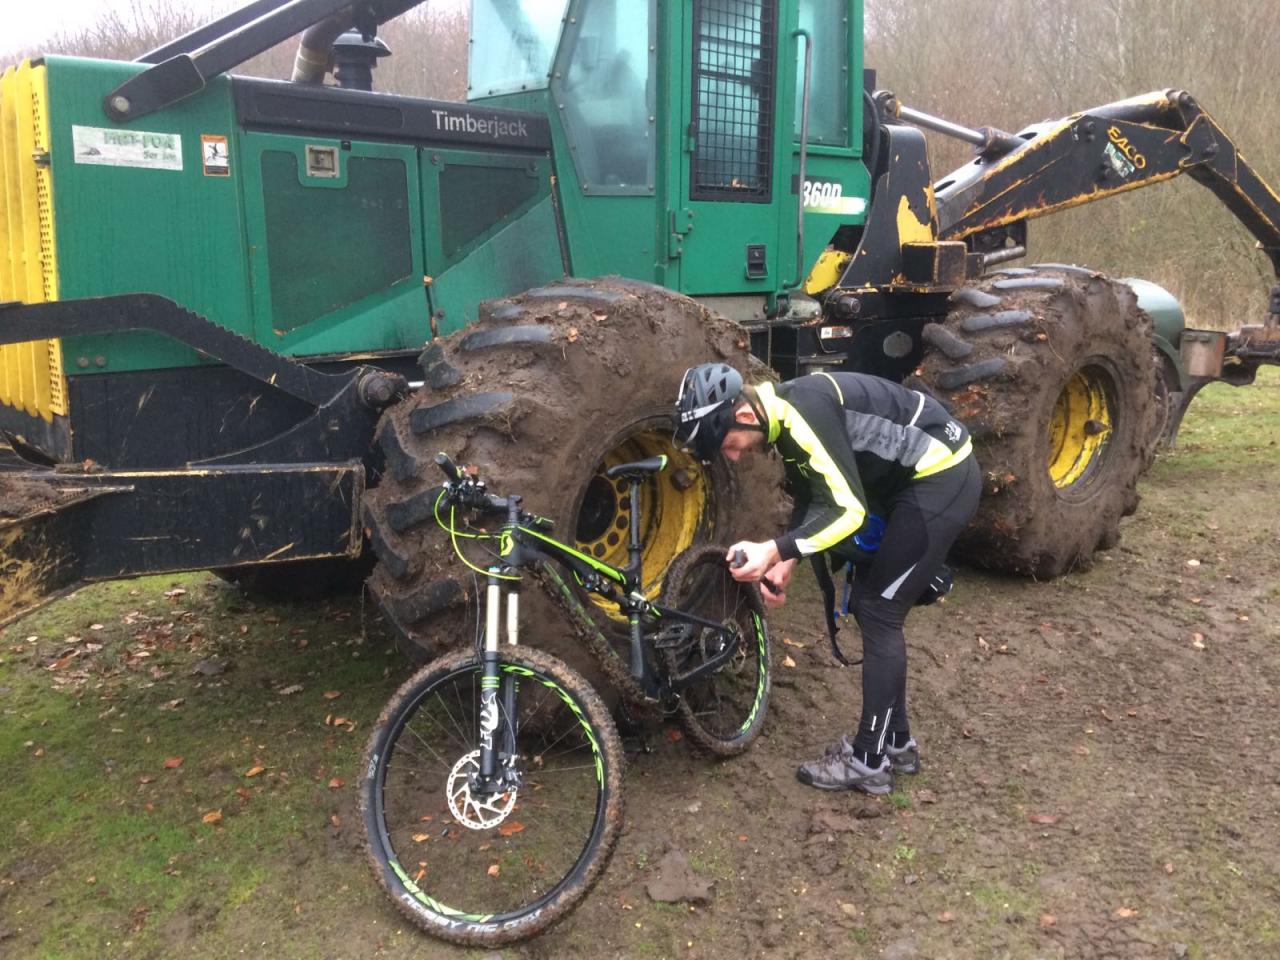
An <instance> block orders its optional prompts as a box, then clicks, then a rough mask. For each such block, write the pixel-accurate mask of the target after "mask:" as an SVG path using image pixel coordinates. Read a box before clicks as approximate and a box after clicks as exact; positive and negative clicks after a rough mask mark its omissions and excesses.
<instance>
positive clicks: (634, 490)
mask: <svg viewBox="0 0 1280 960" xmlns="http://www.w3.org/2000/svg"><path fill="white" fill-rule="evenodd" d="M642 483H644V478H643V477H631V478H630V480H629V482H628V484H627V496H628V498H629V499H630V503H631V531H630V534H629V538H628V541H627V570H628V571H629V572H631V573H634V574H635V575H636V577H637V578H638V577H639V576H640V484H642Z"/></svg>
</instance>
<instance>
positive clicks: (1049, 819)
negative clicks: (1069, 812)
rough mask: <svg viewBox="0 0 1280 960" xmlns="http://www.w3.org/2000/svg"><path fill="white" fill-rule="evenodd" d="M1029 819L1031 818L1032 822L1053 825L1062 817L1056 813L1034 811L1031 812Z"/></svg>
mask: <svg viewBox="0 0 1280 960" xmlns="http://www.w3.org/2000/svg"><path fill="white" fill-rule="evenodd" d="M1027 819H1028V820H1030V821H1031V822H1032V823H1039V824H1042V825H1044V826H1052V825H1053V824H1055V823H1057V822H1058V821H1059V820H1061V819H1062V818H1061V817H1060V816H1058V815H1057V814H1056V813H1033V814H1031V816H1029V817H1027Z"/></svg>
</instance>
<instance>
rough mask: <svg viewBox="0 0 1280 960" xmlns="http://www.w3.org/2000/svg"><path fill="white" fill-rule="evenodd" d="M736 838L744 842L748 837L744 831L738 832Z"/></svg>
mask: <svg viewBox="0 0 1280 960" xmlns="http://www.w3.org/2000/svg"><path fill="white" fill-rule="evenodd" d="M738 839H739V840H741V841H742V842H743V843H746V842H747V840H748V839H750V838H749V837H748V836H747V835H746V834H745V833H740V834H738Z"/></svg>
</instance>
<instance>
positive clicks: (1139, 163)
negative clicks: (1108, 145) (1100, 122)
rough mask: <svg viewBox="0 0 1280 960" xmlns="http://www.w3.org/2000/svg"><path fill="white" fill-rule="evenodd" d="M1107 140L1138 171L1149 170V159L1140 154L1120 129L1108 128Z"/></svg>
mask: <svg viewBox="0 0 1280 960" xmlns="http://www.w3.org/2000/svg"><path fill="white" fill-rule="evenodd" d="M1107 139H1109V140H1110V141H1111V142H1112V143H1113V144H1115V148H1116V149H1117V150H1119V151H1120V152H1121V153H1122V154H1124V156H1125V159H1126V160H1128V161H1129V162H1130V163H1132V164H1133V165H1134V167H1136V168H1137V169H1138V170H1145V169H1147V158H1146V157H1145V156H1143V155H1142V154H1141V153H1139V152H1138V148H1137V147H1135V146H1134V145H1133V144H1132V143H1130V142H1129V138H1128V137H1126V136H1125V135H1124V134H1123V133H1122V132H1121V130H1120V128H1119V127H1108V128H1107Z"/></svg>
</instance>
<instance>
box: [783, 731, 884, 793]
mask: <svg viewBox="0 0 1280 960" xmlns="http://www.w3.org/2000/svg"><path fill="white" fill-rule="evenodd" d="M837 747H838V748H837V749H836V750H835V751H834V752H832V753H824V754H823V755H822V756H821V757H819V758H818V759H817V760H810V761H809V762H808V763H802V764H800V766H799V767H798V768H797V769H796V778H797V779H798V780H799V781H800V782H801V783H803V784H807V785H808V786H811V787H817V788H818V789H819V790H861V791H862V792H863V793H870V794H875V795H877V796H879V795H882V794H886V793H889V792H891V791H892V790H893V767H892V765H891V764H890V763H889V760H888V758H887V757H886V758H885V761H884V763H882V764H881V765H880V768H879V769H874V768H872V767H869V766H867V765H866V764H865V763H863V762H862V761H861V760H859V759H858V758H857V757H855V756H854V755H853V745H852V744H850V743H849V738H848V737H843V738H841V740H840V743H839V744H838V745H837Z"/></svg>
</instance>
